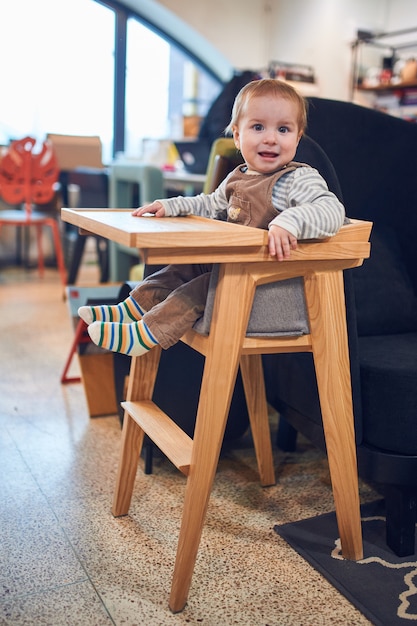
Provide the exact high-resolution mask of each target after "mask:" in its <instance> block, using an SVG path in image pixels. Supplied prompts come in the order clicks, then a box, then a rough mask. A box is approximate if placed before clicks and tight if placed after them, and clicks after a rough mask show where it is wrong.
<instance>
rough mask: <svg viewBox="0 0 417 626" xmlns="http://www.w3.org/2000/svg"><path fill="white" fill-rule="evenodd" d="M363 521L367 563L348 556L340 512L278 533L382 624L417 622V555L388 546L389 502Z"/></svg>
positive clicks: (372, 507)
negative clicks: (341, 533)
mask: <svg viewBox="0 0 417 626" xmlns="http://www.w3.org/2000/svg"><path fill="white" fill-rule="evenodd" d="M361 518H362V532H363V547H364V558H363V559H362V560H361V561H347V560H345V559H343V558H342V556H341V549H340V539H339V535H338V531H337V524H336V516H335V514H334V513H329V514H326V515H319V516H317V517H313V518H310V519H307V520H302V521H300V522H295V523H291V524H284V525H282V526H274V530H275V532H276V533H277V534H278V535H280V536H281V537H283V539H285V540H286V541H287V542H288V543H289V544H290V545H291V546H292V547H293V548H294V550H296V551H297V552H298V553H299V554H300V555H301V556H302V557H303V558H305V559H306V560H307V561H308V562H309V563H310V564H311V565H312V566H313V567H314V568H315V569H316V570H317V571H319V572H320V573H321V574H322V575H323V576H324V577H325V578H326V579H327V580H328V581H329V582H330V583H331V584H332V585H333V586H334V587H335V588H336V589H337V590H338V591H340V593H342V594H343V595H344V596H345V597H346V598H347V599H348V600H349V601H350V602H351V603H352V604H353V605H354V606H355V607H356V608H357V609H359V611H361V612H362V613H363V614H364V615H365V617H367V618H368V619H369V620H370V621H371V622H372V623H373V624H375V625H376V626H397V625H402V626H405V625H406V624H412V623H413V622H415V623H416V624H417V555H412V556H409V557H397V556H396V555H395V554H394V552H392V550H390V548H388V546H387V545H386V543H385V514H384V502H383V500H378V501H377V502H372V503H370V504H366V505H364V506H362V507H361Z"/></svg>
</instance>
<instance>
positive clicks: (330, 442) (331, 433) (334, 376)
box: [305, 272, 363, 560]
mask: <svg viewBox="0 0 417 626" xmlns="http://www.w3.org/2000/svg"><path fill="white" fill-rule="evenodd" d="M305 294H306V304H307V310H308V313H309V319H310V330H311V343H312V350H313V356H314V364H315V369H316V377H317V386H318V391H319V397H320V406H321V413H322V419H323V429H324V435H325V438H326V448H327V458H328V461H329V469H330V476H331V481H332V488H333V497H334V502H335V509H336V517H337V523H338V528H339V533H340V540H341V544H342V554H343V556H344V557H345V558H347V559H353V560H357V559H361V558H362V557H363V548H362V532H361V520H360V509H359V486H358V473H357V462H356V447H355V436H354V424H353V407H352V390H351V382H350V367H349V352H348V339H347V329H346V307H345V299H344V289H343V275H342V272H326V273H314V274H312V275H310V276H308V277H306V279H305Z"/></svg>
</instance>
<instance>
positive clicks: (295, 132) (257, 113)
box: [233, 96, 301, 174]
mask: <svg viewBox="0 0 417 626" xmlns="http://www.w3.org/2000/svg"><path fill="white" fill-rule="evenodd" d="M233 137H234V140H235V143H236V147H237V148H238V149H239V150H240V151H241V153H242V156H243V158H244V159H245V162H246V164H247V166H248V168H249V169H250V170H253V171H255V172H259V173H260V174H269V173H271V172H275V171H276V170H279V169H280V168H282V167H284V165H287V163H289V162H290V161H292V160H293V158H294V156H295V153H296V150H297V145H298V142H299V140H300V137H301V133H300V130H299V127H298V109H297V106H296V104H294V103H293V102H291V101H290V100H287V99H285V98H281V97H277V96H262V97H253V98H251V99H250V100H249V101H248V102H247V103H246V105H245V107H244V109H243V111H242V113H241V115H240V117H239V121H238V123H237V125H236V127H235V128H234V131H233Z"/></svg>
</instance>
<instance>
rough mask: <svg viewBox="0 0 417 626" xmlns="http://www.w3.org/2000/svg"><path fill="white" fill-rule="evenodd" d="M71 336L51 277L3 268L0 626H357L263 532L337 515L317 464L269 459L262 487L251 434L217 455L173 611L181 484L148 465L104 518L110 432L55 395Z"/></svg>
mask: <svg viewBox="0 0 417 626" xmlns="http://www.w3.org/2000/svg"><path fill="white" fill-rule="evenodd" d="M83 276H86V277H87V278H88V279H90V280H91V275H88V276H87V275H82V277H81V282H82V279H83ZM72 336H73V330H72V325H71V321H70V318H69V314H68V308H67V303H66V302H65V301H64V298H63V288H62V286H61V285H60V282H59V278H58V274H57V272H55V271H54V270H53V269H49V270H47V271H46V275H45V276H44V278H43V279H40V278H39V277H38V275H37V272H36V271H35V270H31V271H27V270H23V269H16V268H9V269H6V270H0V337H1V339H0V342H1V349H0V374H1V375H0V480H1V487H2V488H1V490H0V625H1V626H3V625H4V626H6V625H7V626H8V625H16V626H23V625H34V626H44V625H48V626H49V625H50V626H61V625H65V626H77V625H80V626H82V625H84V624H85V625H86V626H87V625H88V626H104V625H107V624H115V625H117V626H122V625H127V626H136V625H145V626H165V625H169V626H171V625H172V626H176V625H180V624H191V625H202V626H232V625H235V624H239V625H242V626H245V625H248V626H266V625H268V626H281V625H285V626H316V625H317V626H318V625H327V624H329V625H330V624H331V625H332V626H335V625H338V624H340V625H343V626H346V625H350V626H360V625H365V624H368V623H369V622H368V620H367V619H366V618H365V617H364V616H363V615H362V614H361V613H360V612H358V611H357V610H356V609H355V608H354V607H353V606H352V605H351V604H350V603H349V602H348V601H347V600H346V599H345V598H344V597H343V596H341V595H340V594H339V593H338V592H337V591H336V590H335V589H334V588H333V587H332V586H331V585H330V584H329V583H328V582H327V581H326V580H325V579H324V578H323V577H322V576H321V575H320V574H319V573H318V572H317V571H315V570H314V569H313V568H312V567H311V566H310V565H309V564H308V563H306V562H305V561H304V560H303V559H302V558H301V557H300V556H299V555H298V554H297V553H296V552H294V551H293V550H292V549H291V548H290V547H289V546H288V545H287V544H286V543H285V541H284V540H283V539H282V538H280V537H279V536H278V535H277V534H276V533H275V532H274V531H273V526H274V525H275V524H280V523H285V522H289V521H293V520H298V519H302V518H307V517H310V516H313V515H317V514H321V513H325V512H328V511H331V510H333V500H332V494H331V488H330V482H329V474H328V468H327V462H326V459H325V457H324V456H323V455H322V453H321V452H319V451H317V450H315V449H313V448H312V447H310V446H309V445H308V444H307V443H306V442H301V444H300V445H299V447H298V450H297V452H296V453H291V454H289V453H283V452H280V451H279V450H276V449H275V451H274V453H275V460H276V472H277V484H276V485H275V486H274V487H270V488H267V489H263V488H262V487H261V486H260V484H259V481H258V476H257V471H256V462H255V457H254V451H253V447H252V444H251V440H250V436H249V435H247V436H244V437H243V438H242V439H241V440H240V441H238V442H236V443H235V446H234V447H233V449H229V450H228V451H224V452H223V453H222V456H221V459H220V463H219V467H218V472H217V476H216V480H215V484H214V489H213V492H212V497H211V500H210V505H209V510H208V514H207V520H206V524H205V527H204V531H203V537H202V541H201V544H200V549H199V553H198V557H197V563H196V567H195V571H194V576H193V580H192V585H191V590H190V595H189V599H188V603H187V605H186V607H185V609H184V611H183V612H182V613H177V614H175V615H174V614H172V613H171V612H170V610H169V609H168V596H169V591H170V583H171V576H172V571H173V565H174V559H175V552H176V542H177V536H178V530H179V523H180V516H181V511H182V500H183V494H184V486H185V478H184V477H183V476H182V475H181V474H180V473H179V472H177V470H176V469H175V468H174V467H173V466H172V465H171V464H170V462H169V461H167V460H166V459H164V458H162V457H160V456H159V457H157V458H156V460H155V463H154V472H153V474H152V475H145V474H144V473H143V471H142V469H141V468H139V470H138V474H137V479H136V483H135V490H134V497H133V500H132V505H131V509H130V513H129V515H128V516H126V517H123V518H119V519H115V518H113V517H112V515H111V512H110V507H111V501H112V492H113V487H114V483H115V474H116V468H117V461H118V451H119V441H120V435H121V432H120V427H119V422H118V418H117V416H116V415H114V416H108V417H98V418H90V417H89V415H88V411H87V405H86V400H85V395H84V391H83V386H82V384H80V383H75V384H70V385H61V384H60V376H61V372H62V370H63V367H64V363H65V360H66V357H67V354H68V351H69V347H70V344H71V340H72ZM77 368H78V363H77V362H75V365H74V371H73V373H77ZM276 421H277V419H275V418H274V417H273V418H272V419H271V424H272V426H273V427H276ZM373 498H374V494H373V493H372V490H371V489H370V488H369V487H367V486H366V485H363V484H361V500H362V501H366V500H370V499H373Z"/></svg>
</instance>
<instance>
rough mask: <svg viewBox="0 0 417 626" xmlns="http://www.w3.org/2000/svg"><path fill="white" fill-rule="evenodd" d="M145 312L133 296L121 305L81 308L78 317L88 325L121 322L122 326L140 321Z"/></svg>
mask: <svg viewBox="0 0 417 626" xmlns="http://www.w3.org/2000/svg"><path fill="white" fill-rule="evenodd" d="M144 313H145V311H143V310H142V308H141V307H140V306H139V304H138V303H137V302H136V300H134V299H133V298H132V297H131V296H128V297H127V298H126V300H124V301H123V302H119V304H102V305H100V306H81V307H80V308H79V309H78V315H79V316H80V317H81V319H82V320H84V322H85V323H86V324H92V323H93V322H120V323H121V324H124V323H130V322H135V321H137V320H140V319H141V317H142V316H143V315H144Z"/></svg>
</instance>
